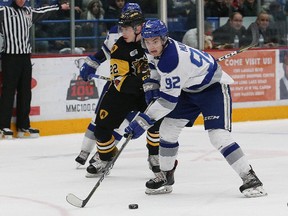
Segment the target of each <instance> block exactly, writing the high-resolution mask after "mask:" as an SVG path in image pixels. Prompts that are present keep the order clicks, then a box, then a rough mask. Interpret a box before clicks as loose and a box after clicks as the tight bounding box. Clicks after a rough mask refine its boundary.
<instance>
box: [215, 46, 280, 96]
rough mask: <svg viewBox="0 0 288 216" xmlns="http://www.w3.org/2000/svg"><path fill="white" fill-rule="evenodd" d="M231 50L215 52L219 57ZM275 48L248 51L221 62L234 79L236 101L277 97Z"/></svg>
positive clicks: (233, 94) (232, 86)
mask: <svg viewBox="0 0 288 216" xmlns="http://www.w3.org/2000/svg"><path fill="white" fill-rule="evenodd" d="M227 53H229V51H225V52H224V51H223V52H217V53H216V52H215V53H212V55H213V56H214V57H215V58H219V57H220V56H222V55H225V54H227ZM275 56H276V54H275V50H259V51H255V50H253V51H246V52H243V53H240V54H238V55H235V56H233V57H231V58H229V59H226V60H224V61H221V62H220V65H221V66H222V68H223V70H224V71H225V72H226V73H228V74H229V75H230V76H231V77H232V78H233V79H234V81H235V82H234V84H232V85H231V86H230V87H231V93H232V99H233V101H234V102H248V101H270V100H275V99H276V87H275V83H276V80H275V79H276V73H275V71H276V64H275Z"/></svg>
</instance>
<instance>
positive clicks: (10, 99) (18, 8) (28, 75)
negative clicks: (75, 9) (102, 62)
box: [0, 0, 70, 139]
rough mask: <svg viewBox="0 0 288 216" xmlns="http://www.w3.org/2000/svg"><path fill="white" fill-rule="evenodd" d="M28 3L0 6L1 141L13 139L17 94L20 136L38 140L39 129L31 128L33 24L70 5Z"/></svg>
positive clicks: (19, 1) (16, 1)
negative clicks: (13, 118)
mask: <svg viewBox="0 0 288 216" xmlns="http://www.w3.org/2000/svg"><path fill="white" fill-rule="evenodd" d="M25 2H26V0H12V3H11V5H10V6H4V7H0V23H1V28H0V31H1V33H2V35H3V48H2V52H1V56H2V75H3V80H2V82H3V83H2V95H0V139H1V138H3V137H4V138H12V136H13V131H12V130H11V129H10V123H11V118H12V110H13V103H14V95H15V93H16V99H17V106H16V107H17V108H16V128H17V137H19V138H22V137H26V136H31V137H38V136H39V130H38V129H33V128H31V127H30V119H29V113H30V105H31V96H32V93H31V79H32V65H31V51H32V49H31V44H30V28H31V26H32V24H33V23H35V22H37V21H39V20H43V19H46V18H48V17H49V16H50V15H52V14H54V13H56V11H58V10H61V9H62V10H68V9H70V8H69V5H68V3H65V4H62V5H52V6H46V7H42V8H31V7H27V6H24V5H25Z"/></svg>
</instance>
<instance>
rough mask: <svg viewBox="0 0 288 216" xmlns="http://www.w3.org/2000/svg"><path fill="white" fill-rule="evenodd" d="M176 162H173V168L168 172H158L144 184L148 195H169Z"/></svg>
mask: <svg viewBox="0 0 288 216" xmlns="http://www.w3.org/2000/svg"><path fill="white" fill-rule="evenodd" d="M177 164H178V161H177V160H176V161H175V165H174V168H173V169H172V170H170V171H160V172H158V173H155V176H156V177H155V178H154V179H150V180H149V181H147V182H146V191H145V193H146V194H148V195H156V194H166V193H171V192H172V190H173V188H172V185H173V184H174V172H175V169H176V167H177Z"/></svg>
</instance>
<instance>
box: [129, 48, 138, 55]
mask: <svg viewBox="0 0 288 216" xmlns="http://www.w3.org/2000/svg"><path fill="white" fill-rule="evenodd" d="M137 54H138V50H137V49H135V50H132V51H131V52H130V56H136V55H137Z"/></svg>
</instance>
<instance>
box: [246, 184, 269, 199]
mask: <svg viewBox="0 0 288 216" xmlns="http://www.w3.org/2000/svg"><path fill="white" fill-rule="evenodd" d="M242 193H243V194H244V196H245V197H248V198H254V197H262V196H267V195H268V194H267V192H266V191H265V190H264V189H263V187H262V186H258V187H256V188H248V189H246V190H244V191H242Z"/></svg>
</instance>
